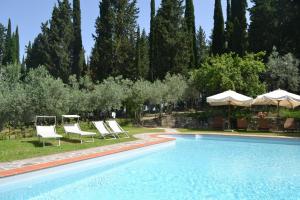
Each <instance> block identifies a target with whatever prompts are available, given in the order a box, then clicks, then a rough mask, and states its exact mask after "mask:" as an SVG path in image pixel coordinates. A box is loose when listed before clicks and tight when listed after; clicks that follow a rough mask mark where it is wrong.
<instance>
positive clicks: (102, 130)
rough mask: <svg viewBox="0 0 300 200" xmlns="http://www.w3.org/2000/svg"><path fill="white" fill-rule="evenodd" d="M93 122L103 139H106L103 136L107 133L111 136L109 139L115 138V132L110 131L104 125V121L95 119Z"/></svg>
mask: <svg viewBox="0 0 300 200" xmlns="http://www.w3.org/2000/svg"><path fill="white" fill-rule="evenodd" d="M93 124H94V126H95V127H96V129H97V130H98V132H99V133H100V135H101V136H102V137H103V138H104V139H106V138H105V136H109V135H111V136H112V138H110V139H117V137H116V136H117V134H115V133H114V132H111V131H110V130H109V129H108V128H107V127H106V125H105V123H104V121H95V122H93Z"/></svg>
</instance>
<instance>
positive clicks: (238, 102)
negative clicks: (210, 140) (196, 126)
mask: <svg viewBox="0 0 300 200" xmlns="http://www.w3.org/2000/svg"><path fill="white" fill-rule="evenodd" d="M206 101H207V103H209V104H210V105H211V106H228V126H229V127H228V128H229V129H230V106H231V105H232V106H243V107H250V106H251V103H252V101H253V99H252V98H251V97H248V96H245V95H242V94H239V93H237V92H235V91H232V90H228V91H225V92H222V93H220V94H216V95H213V96H210V97H207V98H206Z"/></svg>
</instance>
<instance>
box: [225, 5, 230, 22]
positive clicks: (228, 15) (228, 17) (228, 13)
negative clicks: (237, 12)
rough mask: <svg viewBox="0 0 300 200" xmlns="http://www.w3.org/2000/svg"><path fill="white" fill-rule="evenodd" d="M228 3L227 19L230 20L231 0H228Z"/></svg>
mask: <svg viewBox="0 0 300 200" xmlns="http://www.w3.org/2000/svg"><path fill="white" fill-rule="evenodd" d="M226 3H227V5H226V14H227V16H226V21H227V22H229V21H230V19H231V0H227V2H226Z"/></svg>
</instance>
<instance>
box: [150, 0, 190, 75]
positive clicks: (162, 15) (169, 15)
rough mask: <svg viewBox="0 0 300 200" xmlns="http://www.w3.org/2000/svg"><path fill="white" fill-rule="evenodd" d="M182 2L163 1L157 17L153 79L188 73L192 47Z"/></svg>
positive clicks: (179, 0)
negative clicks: (168, 74)
mask: <svg viewBox="0 0 300 200" xmlns="http://www.w3.org/2000/svg"><path fill="white" fill-rule="evenodd" d="M183 9H184V7H183V5H182V0H163V1H161V7H160V8H159V9H158V11H157V15H156V17H155V34H154V35H155V44H154V47H153V48H154V52H155V55H154V59H153V60H152V62H153V67H154V69H153V73H154V75H153V78H154V79H157V78H159V79H163V78H164V77H165V75H166V74H167V73H168V72H170V73H172V74H178V73H180V74H185V75H187V73H188V67H189V62H190V49H189V48H190V46H189V44H190V43H189V39H188V40H187V39H186V38H188V34H187V33H188V32H187V28H186V24H185V20H184V18H183V12H184V10H183Z"/></svg>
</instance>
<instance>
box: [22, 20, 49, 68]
mask: <svg viewBox="0 0 300 200" xmlns="http://www.w3.org/2000/svg"><path fill="white" fill-rule="evenodd" d="M48 26H49V25H48V22H46V23H45V24H44V23H43V24H42V25H41V29H42V33H40V34H38V36H37V37H36V38H35V39H34V42H33V43H32V44H31V42H29V44H28V45H27V46H26V53H27V57H26V60H25V63H26V66H27V69H29V68H37V67H38V66H40V65H43V66H45V67H46V68H47V69H48V70H49V71H50V73H51V72H52V71H53V69H52V64H51V55H50V45H49V31H50V29H49V27H48Z"/></svg>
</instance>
